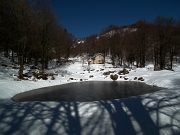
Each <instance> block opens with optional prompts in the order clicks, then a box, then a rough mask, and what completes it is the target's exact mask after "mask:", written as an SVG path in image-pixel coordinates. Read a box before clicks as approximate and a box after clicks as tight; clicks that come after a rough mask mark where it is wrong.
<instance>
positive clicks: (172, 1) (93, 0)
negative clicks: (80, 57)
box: [51, 0, 180, 38]
mask: <svg viewBox="0 0 180 135" xmlns="http://www.w3.org/2000/svg"><path fill="white" fill-rule="evenodd" d="M51 3H52V8H53V10H54V11H55V13H56V15H57V17H58V21H59V23H60V24H61V25H62V26H63V27H64V28H66V29H67V31H68V32H70V33H72V34H73V35H74V36H75V38H84V37H87V36H90V35H91V34H98V33H100V32H101V30H102V29H104V28H106V27H107V26H109V25H110V24H114V25H118V26H123V25H129V24H132V23H135V22H137V21H138V20H140V19H146V20H147V21H149V22H153V20H154V19H155V18H156V17H157V16H158V15H161V16H164V17H173V18H175V19H176V20H179V19H180V0H51Z"/></svg>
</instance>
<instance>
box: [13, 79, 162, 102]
mask: <svg viewBox="0 0 180 135" xmlns="http://www.w3.org/2000/svg"><path fill="white" fill-rule="evenodd" d="M161 89H163V88H159V87H153V86H149V85H146V84H145V83H142V82H133V81H111V82H109V81H89V82H75V83H69V84H63V85H57V86H51V87H45V88H40V89H35V90H32V91H28V92H24V93H20V94H17V95H16V96H14V97H13V98H12V99H13V100H14V101H15V102H24V101H66V102H69V101H82V102H87V101H98V100H111V99H119V98H128V97H132V96H138V95H142V94H146V93H152V92H155V91H158V90H161Z"/></svg>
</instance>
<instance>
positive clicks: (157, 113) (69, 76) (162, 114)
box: [0, 56, 180, 135]
mask: <svg viewBox="0 0 180 135" xmlns="http://www.w3.org/2000/svg"><path fill="white" fill-rule="evenodd" d="M70 60H71V62H69V63H66V65H64V66H60V67H55V66H53V63H51V65H50V67H51V69H49V70H46V72H47V73H52V74H54V78H55V79H54V80H53V79H52V78H51V77H48V79H47V80H42V79H40V80H38V79H33V78H32V77H31V78H28V79H27V80H17V77H16V76H15V75H17V73H18V69H17V68H18V65H16V64H13V63H12V62H11V61H10V60H9V59H7V58H4V57H2V56H1V57H0V62H1V63H0V135H10V134H13V135H24V134H27V135H45V134H46V135H47V134H48V135H49V134H63V135H66V134H69V135H71V134H72V135H73V134H76V135H80V134H82V135H97V134H98V135H110V134H111V135H117V134H123V135H134V134H137V135H147V134H150V135H159V134H160V135H171V134H180V127H179V125H180V70H179V69H180V66H176V71H169V70H162V71H153V70H152V69H151V68H150V67H151V66H150V65H149V66H147V67H146V68H137V69H134V70H129V69H128V70H129V74H125V75H121V74H118V73H119V71H122V69H121V68H114V67H113V66H112V65H111V64H105V65H98V64H97V65H95V64H93V65H90V72H89V70H88V68H89V67H88V65H87V64H82V61H81V58H71V59H70ZM29 70H30V68H29V67H28V66H26V67H25V70H24V72H25V73H26V72H29ZM109 71H110V74H109V75H104V73H105V72H109ZM111 74H117V75H118V79H117V80H116V81H138V82H142V83H143V82H145V83H146V84H149V85H152V86H159V87H164V88H167V89H164V90H161V91H158V92H155V93H150V94H145V95H141V96H137V97H131V98H126V99H116V100H108V101H94V102H22V103H15V102H13V101H12V100H11V98H12V97H13V96H15V95H16V94H18V93H21V92H24V91H29V90H33V89H36V88H41V87H47V86H53V85H61V84H66V83H71V82H80V81H82V82H83V81H112V79H111V78H110V75H111ZM135 78H143V81H141V80H138V79H135Z"/></svg>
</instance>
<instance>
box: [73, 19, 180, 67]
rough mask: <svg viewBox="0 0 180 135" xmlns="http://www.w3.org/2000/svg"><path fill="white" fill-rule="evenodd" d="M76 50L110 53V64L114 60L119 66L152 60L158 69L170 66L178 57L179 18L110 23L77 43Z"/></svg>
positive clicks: (140, 63) (179, 41)
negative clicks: (119, 23) (151, 21)
mask: <svg viewBox="0 0 180 135" xmlns="http://www.w3.org/2000/svg"><path fill="white" fill-rule="evenodd" d="M75 52H78V53H79V54H82V53H87V54H91V55H94V54H95V53H103V54H104V55H105V56H106V55H107V54H108V53H109V52H110V54H111V59H112V64H113V65H114V64H115V59H116V60H118V61H119V64H120V65H123V63H124V62H128V63H130V64H133V63H134V62H136V66H137V67H145V64H146V62H152V63H154V65H155V68H159V69H160V70H162V69H165V68H169V69H172V66H173V59H174V58H175V57H177V56H180V21H179V22H178V21H176V20H175V19H173V18H172V17H169V18H166V17H162V16H157V17H156V18H155V19H154V21H153V23H149V22H147V21H146V20H139V21H137V22H136V23H134V24H132V25H129V26H121V27H119V26H115V25H110V26H108V27H107V28H106V29H104V30H102V32H101V33H100V34H98V35H97V34H94V35H91V36H89V37H87V38H85V39H84V43H81V44H76V50H75Z"/></svg>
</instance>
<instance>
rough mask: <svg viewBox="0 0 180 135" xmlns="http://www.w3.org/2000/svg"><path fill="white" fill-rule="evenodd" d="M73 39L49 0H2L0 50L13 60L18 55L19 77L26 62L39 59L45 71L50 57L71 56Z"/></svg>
mask: <svg viewBox="0 0 180 135" xmlns="http://www.w3.org/2000/svg"><path fill="white" fill-rule="evenodd" d="M73 39H74V37H73V35H72V34H70V33H68V32H67V30H66V29H64V28H63V27H62V26H61V25H59V23H58V21H57V17H56V15H55V13H54V12H53V10H52V8H51V3H50V0H1V1H0V51H1V52H2V51H3V52H5V53H4V55H5V56H6V57H9V58H11V60H12V61H14V59H15V57H16V58H18V64H19V65H20V70H19V77H20V78H22V77H23V66H24V64H25V63H33V64H34V65H35V66H36V65H37V64H38V61H40V63H41V65H42V66H41V69H42V71H44V69H45V68H48V61H49V60H50V59H57V60H60V58H61V57H64V58H65V59H68V57H69V55H70V48H71V46H72V42H73ZM32 60H33V61H32Z"/></svg>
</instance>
